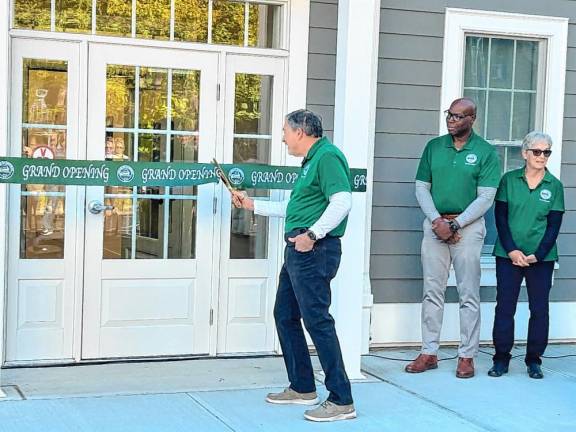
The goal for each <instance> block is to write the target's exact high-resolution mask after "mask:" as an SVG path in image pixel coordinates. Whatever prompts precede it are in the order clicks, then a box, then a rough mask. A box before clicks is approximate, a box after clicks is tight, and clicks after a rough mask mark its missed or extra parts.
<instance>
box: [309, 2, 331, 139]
mask: <svg viewBox="0 0 576 432" xmlns="http://www.w3.org/2000/svg"><path fill="white" fill-rule="evenodd" d="M337 3H338V2H337V0H333V1H330V0H312V2H311V4H310V41H309V44H308V89H307V92H306V105H307V108H308V109H309V110H312V111H314V112H316V113H318V114H320V115H321V116H322V122H323V125H324V130H325V132H326V135H327V136H328V137H329V138H330V139H332V138H333V133H334V98H335V93H334V87H335V83H336V39H337V30H336V29H337V27H338V4H337Z"/></svg>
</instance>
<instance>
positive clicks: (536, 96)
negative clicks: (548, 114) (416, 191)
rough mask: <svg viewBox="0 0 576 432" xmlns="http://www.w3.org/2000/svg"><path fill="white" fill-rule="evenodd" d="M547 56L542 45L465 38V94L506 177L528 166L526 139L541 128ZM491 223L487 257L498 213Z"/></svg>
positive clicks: (478, 129)
mask: <svg viewBox="0 0 576 432" xmlns="http://www.w3.org/2000/svg"><path fill="white" fill-rule="evenodd" d="M544 51H545V45H544V43H543V42H542V41H539V40H529V39H511V38H502V37H492V36H477V35H467V36H466V53H465V56H466V57H465V63H464V92H463V93H464V96H468V97H470V98H472V99H473V100H474V101H475V102H476V103H477V105H478V112H477V117H476V122H475V124H474V129H475V131H476V132H477V133H478V134H479V135H481V136H482V137H484V138H485V139H486V140H488V141H489V142H490V143H492V144H493V145H494V146H496V148H497V149H498V153H499V155H500V164H501V171H502V174H504V173H505V172H507V171H510V170H513V169H516V168H520V167H522V166H523V165H524V160H523V159H522V154H521V146H522V139H523V138H524V136H525V135H526V134H527V133H528V132H530V131H532V130H535V129H541V128H542V110H541V107H540V105H541V101H542V100H543V85H542V83H543V82H544V81H543V77H542V75H543V73H544V71H543V69H544V68H543V67H542V65H543V63H544V62H543V61H541V58H542V57H541V56H542V55H543V53H544ZM486 219H487V221H486V222H487V223H486V227H487V231H488V232H487V235H486V240H485V245H484V253H486V254H491V253H492V248H493V246H494V243H495V241H496V226H495V223H494V218H493V212H491V211H489V212H488V213H487V214H486Z"/></svg>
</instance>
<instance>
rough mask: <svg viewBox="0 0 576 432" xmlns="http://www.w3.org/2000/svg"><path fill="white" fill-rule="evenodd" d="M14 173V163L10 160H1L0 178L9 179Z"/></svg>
mask: <svg viewBox="0 0 576 432" xmlns="http://www.w3.org/2000/svg"><path fill="white" fill-rule="evenodd" d="M13 175H14V165H12V164H11V163H10V162H8V161H1V162H0V179H2V180H8V179H9V178H10V177H12V176H13Z"/></svg>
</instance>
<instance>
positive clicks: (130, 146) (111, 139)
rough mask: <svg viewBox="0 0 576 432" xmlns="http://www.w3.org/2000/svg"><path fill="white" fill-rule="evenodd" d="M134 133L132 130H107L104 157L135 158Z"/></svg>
mask: <svg viewBox="0 0 576 432" xmlns="http://www.w3.org/2000/svg"><path fill="white" fill-rule="evenodd" d="M133 155H134V135H133V134H132V133H131V132H106V138H105V140H104V159H106V160H111V161H129V160H133Z"/></svg>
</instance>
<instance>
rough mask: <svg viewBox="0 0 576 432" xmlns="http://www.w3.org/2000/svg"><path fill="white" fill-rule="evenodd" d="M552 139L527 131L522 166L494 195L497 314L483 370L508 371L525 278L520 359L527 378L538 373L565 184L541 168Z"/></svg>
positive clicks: (495, 373)
mask: <svg viewBox="0 0 576 432" xmlns="http://www.w3.org/2000/svg"><path fill="white" fill-rule="evenodd" d="M551 147H552V139H551V138H550V136H548V135H546V134H544V133H541V132H530V133H529V134H528V135H526V137H525V138H524V141H523V142H522V157H523V158H524V160H525V161H526V164H525V166H524V167H523V168H520V169H517V170H514V171H510V172H508V173H506V174H505V175H504V176H503V177H502V180H501V181H500V186H499V187H498V192H497V194H496V205H495V216H496V228H497V230H498V240H497V241H496V246H495V248H494V255H495V256H496V281H497V288H496V291H497V294H496V314H495V317H494V328H493V331H492V337H493V340H494V347H495V349H496V353H495V355H494V357H493V361H494V364H493V366H492V368H491V369H490V371H489V372H488V375H490V376H492V377H499V376H502V374H505V373H506V372H508V365H509V363H510V358H511V355H510V351H511V350H512V346H513V344H514V313H515V312H516V304H517V302H518V294H519V293H520V285H521V284H522V280H523V279H525V280H526V288H527V291H528V304H529V308H530V321H529V323H528V345H527V347H526V356H525V358H524V361H525V363H526V366H527V368H528V369H527V370H528V375H529V376H530V378H543V377H544V375H543V373H542V369H541V367H540V365H541V364H542V361H541V356H542V355H543V354H544V350H545V349H546V345H547V344H548V297H549V293H550V288H551V286H552V272H553V270H554V263H555V261H557V260H558V251H557V247H556V238H557V237H558V232H559V231H560V225H561V223H562V215H563V214H564V188H563V186H562V183H561V182H560V180H558V179H557V178H556V177H554V176H553V175H552V174H550V172H549V171H548V170H547V169H546V164H547V162H548V158H549V157H550V155H551V154H552V150H551V149H550V148H551Z"/></svg>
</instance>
